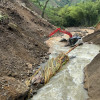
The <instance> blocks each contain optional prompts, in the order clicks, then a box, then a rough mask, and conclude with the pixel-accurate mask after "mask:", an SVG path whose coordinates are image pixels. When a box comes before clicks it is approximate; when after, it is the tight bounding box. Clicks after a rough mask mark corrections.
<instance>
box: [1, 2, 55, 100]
mask: <svg viewBox="0 0 100 100" xmlns="http://www.w3.org/2000/svg"><path fill="white" fill-rule="evenodd" d="M52 29H54V26H52V25H51V24H50V23H48V22H47V21H46V20H44V19H42V18H41V17H40V16H39V15H38V14H36V13H35V12H34V11H31V10H30V9H29V8H27V7H25V4H24V5H23V4H22V3H20V1H18V0H0V87H2V88H0V100H8V99H9V100H15V98H16V100H20V99H19V97H20V96H22V97H23V95H25V94H26V92H28V87H26V88H25V86H24V81H25V79H26V78H28V77H29V76H31V75H32V74H33V69H34V67H36V66H38V65H39V64H40V63H42V62H44V60H45V59H44V58H45V57H44V56H46V55H47V51H48V47H47V46H46V45H45V44H44V40H45V38H44V37H45V36H46V35H47V34H48V33H49V32H51V31H52ZM3 76H9V77H14V78H15V79H13V78H7V77H3ZM17 80H20V81H23V83H21V82H18V81H17ZM13 81H14V82H13ZM18 83H19V85H18ZM12 84H14V85H12ZM20 84H21V85H20ZM22 84H23V85H22ZM17 87H18V88H17ZM19 87H21V88H19ZM22 88H24V90H25V91H24V90H23V91H22ZM4 93H5V94H4ZM21 100H23V99H22V98H21Z"/></svg>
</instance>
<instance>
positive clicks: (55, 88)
mask: <svg viewBox="0 0 100 100" xmlns="http://www.w3.org/2000/svg"><path fill="white" fill-rule="evenodd" d="M59 40H60V38H59V37H58V38H57V37H56V38H53V39H50V40H48V41H47V42H46V43H47V44H48V45H49V46H50V50H49V52H51V55H50V56H49V59H51V58H52V57H57V56H58V54H60V53H61V52H67V51H68V50H69V49H70V47H64V45H65V43H60V42H59ZM99 50H100V47H99V46H97V45H94V44H87V43H84V44H83V45H81V46H78V47H77V48H76V49H74V50H73V51H72V52H70V53H69V55H68V56H69V57H70V58H71V59H70V61H69V62H68V63H67V64H66V65H64V66H63V67H62V69H61V70H60V71H59V72H58V73H57V74H56V75H55V76H54V77H52V78H51V80H50V81H49V83H47V84H46V85H45V86H44V87H42V88H41V89H39V90H38V92H37V94H36V95H34V96H33V98H32V99H31V100H87V98H88V94H87V91H86V90H85V89H84V84H83V81H84V68H85V67H86V65H87V64H89V63H90V62H91V61H92V59H93V58H94V57H95V56H96V55H97V54H98V53H99Z"/></svg>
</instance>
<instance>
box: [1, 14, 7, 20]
mask: <svg viewBox="0 0 100 100" xmlns="http://www.w3.org/2000/svg"><path fill="white" fill-rule="evenodd" d="M7 18H8V16H7V15H1V14H0V21H2V20H4V19H7Z"/></svg>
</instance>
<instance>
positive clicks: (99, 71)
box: [83, 30, 100, 100]
mask: <svg viewBox="0 0 100 100" xmlns="http://www.w3.org/2000/svg"><path fill="white" fill-rule="evenodd" d="M83 40H84V41H85V42H89V43H94V44H96V45H100V31H99V30H98V31H95V32H94V33H92V34H90V35H88V36H86V37H85V38H84V39H83ZM91 49H92V48H91ZM85 88H86V90H87V91H88V95H89V97H90V98H89V99H88V100H100V53H99V54H98V55H97V56H96V57H95V58H94V59H93V61H92V62H91V63H90V64H89V65H87V67H86V68H85Z"/></svg>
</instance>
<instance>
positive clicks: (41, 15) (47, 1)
mask: <svg viewBox="0 0 100 100" xmlns="http://www.w3.org/2000/svg"><path fill="white" fill-rule="evenodd" d="M48 2H49V0H47V1H46V2H45V5H44V8H43V11H42V15H41V16H42V18H44V13H45V9H46V7H47V4H48Z"/></svg>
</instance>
